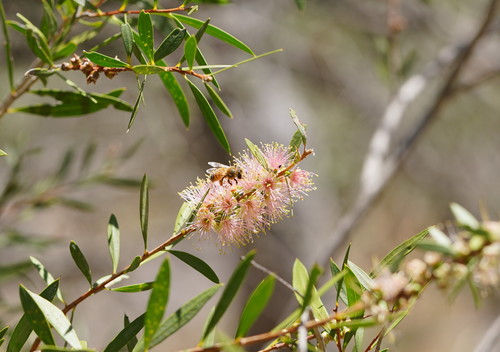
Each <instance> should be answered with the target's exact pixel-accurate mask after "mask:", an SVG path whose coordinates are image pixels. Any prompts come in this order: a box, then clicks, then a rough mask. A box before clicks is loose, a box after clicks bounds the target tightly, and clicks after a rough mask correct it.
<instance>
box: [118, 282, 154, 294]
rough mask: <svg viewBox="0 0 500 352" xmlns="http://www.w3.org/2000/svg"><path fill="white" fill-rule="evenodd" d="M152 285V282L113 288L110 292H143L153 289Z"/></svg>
mask: <svg viewBox="0 0 500 352" xmlns="http://www.w3.org/2000/svg"><path fill="white" fill-rule="evenodd" d="M153 284H154V282H143V283H141V284H135V285H128V286H121V287H114V288H111V289H110V290H111V291H115V292H126V293H134V292H143V291H149V290H151V289H152V288H153Z"/></svg>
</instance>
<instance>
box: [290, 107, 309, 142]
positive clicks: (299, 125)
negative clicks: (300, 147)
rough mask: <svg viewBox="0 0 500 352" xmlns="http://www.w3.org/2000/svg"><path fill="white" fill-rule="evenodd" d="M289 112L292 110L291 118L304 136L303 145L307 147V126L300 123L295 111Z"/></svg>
mask: <svg viewBox="0 0 500 352" xmlns="http://www.w3.org/2000/svg"><path fill="white" fill-rule="evenodd" d="M289 110H290V117H291V118H292V121H293V123H294V124H295V126H297V130H298V131H299V132H300V134H301V136H302V143H303V144H304V145H306V143H307V135H306V126H305V125H304V124H303V123H302V122H300V120H299V118H298V117H297V113H296V112H295V110H293V109H289Z"/></svg>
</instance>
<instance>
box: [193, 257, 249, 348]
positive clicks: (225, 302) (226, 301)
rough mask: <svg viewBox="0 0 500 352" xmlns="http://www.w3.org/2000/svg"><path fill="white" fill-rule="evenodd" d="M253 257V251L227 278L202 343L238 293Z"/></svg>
mask: <svg viewBox="0 0 500 352" xmlns="http://www.w3.org/2000/svg"><path fill="white" fill-rule="evenodd" d="M254 256H255V251H250V252H249V253H248V254H247V255H246V256H245V257H244V258H243V260H242V261H241V262H240V263H239V264H238V266H237V267H236V269H235V270H234V272H233V274H232V275H231V277H230V278H229V280H228V282H227V284H226V287H225V289H224V291H223V292H222V296H221V298H220V299H219V302H217V305H216V306H215V309H214V313H213V315H212V316H211V317H210V319H209V321H208V323H207V325H206V327H205V330H204V332H203V335H202V341H203V340H205V338H206V337H207V336H208V335H209V334H210V332H211V331H212V330H213V328H214V327H215V325H217V323H218V322H219V320H220V319H221V318H222V316H223V315H224V313H225V312H226V310H227V308H228V307H229V305H230V304H231V302H232V301H233V299H234V297H235V296H236V293H237V292H238V290H239V288H240V286H241V284H242V283H243V279H244V278H245V275H246V273H247V271H248V268H249V267H250V264H251V262H252V259H253V257H254Z"/></svg>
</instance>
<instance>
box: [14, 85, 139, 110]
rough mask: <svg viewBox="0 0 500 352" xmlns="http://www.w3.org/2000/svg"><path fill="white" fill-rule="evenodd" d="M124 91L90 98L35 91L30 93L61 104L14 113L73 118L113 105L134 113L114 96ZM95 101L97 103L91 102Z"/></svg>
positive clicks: (31, 107)
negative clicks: (48, 97) (52, 99)
mask: <svg viewBox="0 0 500 352" xmlns="http://www.w3.org/2000/svg"><path fill="white" fill-rule="evenodd" d="M123 91H124V89H117V90H115V91H111V92H109V93H108V94H97V93H92V94H89V97H87V96H85V95H82V94H81V93H79V92H73V91H61V90H49V89H42V90H34V91H30V93H33V94H36V95H39V96H51V97H53V98H55V99H57V100H59V101H61V104H58V105H50V104H42V105H32V106H26V107H20V108H14V109H12V111H18V112H26V113H30V114H37V115H41V116H53V117H71V116H80V115H84V114H90V113H93V112H96V111H99V110H102V109H105V108H107V107H108V106H109V105H112V106H113V107H114V108H115V109H119V110H123V111H132V107H131V106H130V105H129V104H128V103H127V102H125V101H123V100H121V99H118V98H117V97H116V96H115V95H114V94H117V93H118V92H119V94H121V92H123ZM91 99H94V100H95V101H96V102H97V103H94V102H92V101H91Z"/></svg>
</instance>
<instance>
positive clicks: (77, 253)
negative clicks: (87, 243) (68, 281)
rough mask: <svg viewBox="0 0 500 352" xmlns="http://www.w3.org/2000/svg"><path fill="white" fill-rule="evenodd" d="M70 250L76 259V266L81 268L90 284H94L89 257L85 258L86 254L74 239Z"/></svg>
mask: <svg viewBox="0 0 500 352" xmlns="http://www.w3.org/2000/svg"><path fill="white" fill-rule="evenodd" d="M69 251H70V253H71V257H72V258H73V260H74V261H75V264H76V266H77V267H78V269H80V271H81V272H82V274H83V276H85V278H86V279H87V281H88V283H89V285H90V286H92V275H91V273H90V267H89V263H88V262H87V259H85V256H84V255H83V253H82V251H81V250H80V248H79V247H78V245H77V244H76V243H75V242H74V241H71V242H70V244H69Z"/></svg>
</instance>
